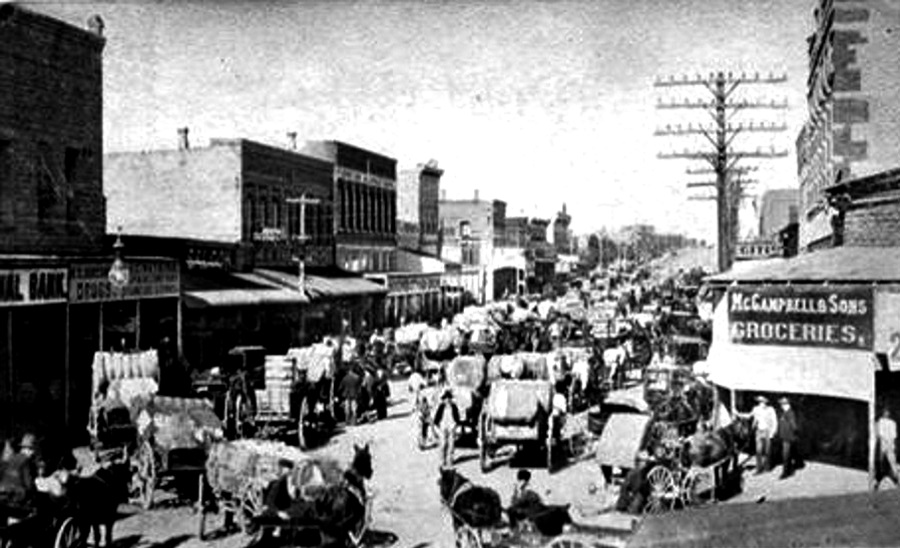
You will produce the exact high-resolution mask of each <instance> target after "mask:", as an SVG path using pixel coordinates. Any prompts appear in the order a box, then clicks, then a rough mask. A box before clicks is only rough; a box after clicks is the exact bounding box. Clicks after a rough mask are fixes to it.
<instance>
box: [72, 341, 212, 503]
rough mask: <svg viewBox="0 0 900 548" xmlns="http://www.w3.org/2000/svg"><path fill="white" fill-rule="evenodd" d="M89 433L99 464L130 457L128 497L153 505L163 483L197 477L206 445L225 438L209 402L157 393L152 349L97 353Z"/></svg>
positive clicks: (154, 358) (202, 463) (201, 399)
mask: <svg viewBox="0 0 900 548" xmlns="http://www.w3.org/2000/svg"><path fill="white" fill-rule="evenodd" d="M93 371H94V374H93V386H94V389H93V398H92V399H93V404H92V406H91V410H90V416H89V420H88V425H89V426H88V429H89V432H90V434H91V438H92V441H93V446H94V450H95V452H96V454H97V457H98V459H99V460H101V461H106V460H109V459H110V458H111V457H114V456H120V455H122V454H124V455H128V456H130V462H131V465H132V470H133V475H132V482H131V494H132V498H133V499H134V500H136V501H137V502H138V503H139V504H140V505H141V506H142V507H143V508H145V509H146V508H150V506H151V505H152V504H153V497H154V492H155V490H156V488H157V486H158V485H159V483H160V481H161V480H162V479H185V477H186V476H188V477H189V476H194V475H199V474H201V473H202V471H203V465H204V462H205V461H206V451H207V449H208V447H209V445H210V444H211V443H213V442H215V441H217V440H219V439H221V438H222V437H223V428H222V423H221V421H220V420H219V418H218V417H217V416H216V414H215V413H214V411H213V408H212V403H211V402H210V401H209V400H206V399H203V398H181V397H167V396H159V395H157V390H158V384H157V382H158V379H159V366H158V361H157V356H156V352H155V351H147V352H137V353H116V352H97V353H96V354H95V357H94V364H93Z"/></svg>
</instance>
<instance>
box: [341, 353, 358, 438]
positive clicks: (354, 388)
mask: <svg viewBox="0 0 900 548" xmlns="http://www.w3.org/2000/svg"><path fill="white" fill-rule="evenodd" d="M355 369H356V368H355V367H353V366H350V367H349V368H348V369H347V373H346V374H345V375H344V378H343V379H341V397H342V398H344V420H345V421H346V422H347V424H348V425H351V426H352V425H355V424H356V404H357V400H359V389H360V386H361V384H362V380H361V378H360V376H359V375H358V374H357V373H356V371H355Z"/></svg>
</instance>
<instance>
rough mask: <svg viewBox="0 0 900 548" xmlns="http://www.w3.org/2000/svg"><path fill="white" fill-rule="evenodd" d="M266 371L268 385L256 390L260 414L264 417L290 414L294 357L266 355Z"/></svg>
mask: <svg viewBox="0 0 900 548" xmlns="http://www.w3.org/2000/svg"><path fill="white" fill-rule="evenodd" d="M265 372H266V387H265V389H263V390H257V391H256V404H257V408H258V414H259V415H260V416H262V417H266V416H269V417H273V416H275V417H284V416H289V415H290V412H291V387H292V385H293V382H294V359H293V358H292V357H289V356H266V363H265Z"/></svg>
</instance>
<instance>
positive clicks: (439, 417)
mask: <svg viewBox="0 0 900 548" xmlns="http://www.w3.org/2000/svg"><path fill="white" fill-rule="evenodd" d="M459 423H460V419H459V407H457V406H456V402H454V401H453V391H452V390H451V389H449V388H447V389H446V390H444V393H443V394H441V403H440V404H439V405H438V408H437V411H435V413H434V424H435V425H437V427H438V431H439V432H440V433H441V468H452V467H453V451H454V450H455V446H456V427H457V426H458V425H459Z"/></svg>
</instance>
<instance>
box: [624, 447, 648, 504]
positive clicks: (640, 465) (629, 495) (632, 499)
mask: <svg viewBox="0 0 900 548" xmlns="http://www.w3.org/2000/svg"><path fill="white" fill-rule="evenodd" d="M649 464H650V455H649V454H648V453H647V452H646V451H641V452H639V453H638V454H637V456H635V459H634V468H632V469H631V470H629V471H628V474H627V475H626V476H625V481H624V482H623V483H622V487H621V488H620V489H619V499H618V500H617V501H616V510H618V511H619V512H628V513H629V514H641V513H642V512H643V511H644V506H646V504H647V498H648V497H649V495H650V483H649V482H648V481H647V469H648V468H649Z"/></svg>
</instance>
